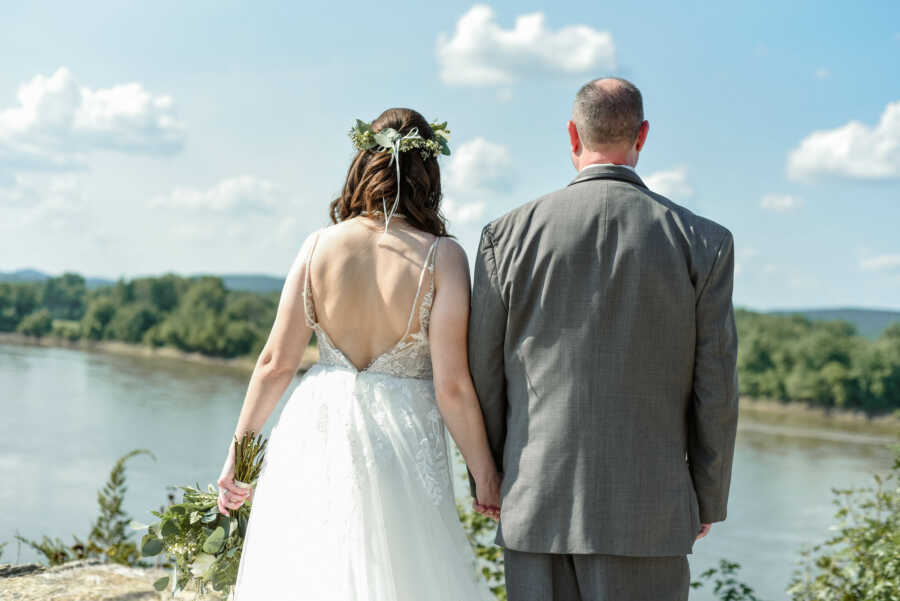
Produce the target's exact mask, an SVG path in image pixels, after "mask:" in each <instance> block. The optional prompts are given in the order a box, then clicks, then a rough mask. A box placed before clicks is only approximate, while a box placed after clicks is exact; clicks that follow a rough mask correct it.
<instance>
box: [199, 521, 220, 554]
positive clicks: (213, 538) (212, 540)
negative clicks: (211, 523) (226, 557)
mask: <svg viewBox="0 0 900 601" xmlns="http://www.w3.org/2000/svg"><path fill="white" fill-rule="evenodd" d="M224 544H225V529H224V528H222V527H221V526H218V527H216V529H215V530H213V532H212V534H210V535H209V536H208V537H206V541H205V542H204V543H203V550H204V551H206V552H207V553H218V552H219V550H220V549H221V548H222V545H224Z"/></svg>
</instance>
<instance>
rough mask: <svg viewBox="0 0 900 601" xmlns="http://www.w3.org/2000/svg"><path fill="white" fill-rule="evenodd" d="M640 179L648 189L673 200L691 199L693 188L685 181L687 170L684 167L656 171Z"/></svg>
mask: <svg viewBox="0 0 900 601" xmlns="http://www.w3.org/2000/svg"><path fill="white" fill-rule="evenodd" d="M642 179H643V180H644V183H645V184H647V187H648V188H650V189H651V190H653V191H654V192H656V193H657V194H662V195H663V196H665V197H667V198H672V199H673V200H676V199H679V198H680V199H684V198H691V197H692V196H693V195H694V188H693V187H692V186H691V185H690V184H689V183H688V181H687V168H686V167H684V166H681V167H675V168H674V169H668V170H665V171H656V172H654V173H651V174H650V175H648V176H647V177H644V178H642Z"/></svg>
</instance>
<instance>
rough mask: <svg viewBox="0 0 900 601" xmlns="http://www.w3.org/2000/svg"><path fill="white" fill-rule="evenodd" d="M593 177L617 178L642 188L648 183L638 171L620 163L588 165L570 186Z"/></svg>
mask: <svg viewBox="0 0 900 601" xmlns="http://www.w3.org/2000/svg"><path fill="white" fill-rule="evenodd" d="M592 179H615V180H619V181H623V182H628V183H630V184H634V185H636V186H640V187H642V188H646V187H647V184H645V183H644V180H642V179H641V178H640V177H639V176H638V174H637V173H635V172H634V171H632V170H631V169H629V168H628V167H620V166H618V165H593V166H591V167H587V168H586V169H585V170H584V171H582V172H581V173H579V174H578V175H576V176H575V179H573V180H572V181H571V182H569V186H571V185H573V184H579V183H581V182H586V181H589V180H592Z"/></svg>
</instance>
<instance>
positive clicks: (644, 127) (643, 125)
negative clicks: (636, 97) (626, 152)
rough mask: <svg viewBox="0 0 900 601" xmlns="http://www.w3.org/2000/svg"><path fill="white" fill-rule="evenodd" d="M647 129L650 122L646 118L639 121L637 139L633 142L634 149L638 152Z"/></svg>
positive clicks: (645, 137) (645, 136)
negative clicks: (641, 121)
mask: <svg viewBox="0 0 900 601" xmlns="http://www.w3.org/2000/svg"><path fill="white" fill-rule="evenodd" d="M649 131H650V122H649V121H647V120H644V122H643V123H641V127H640V129H638V135H637V141H636V142H635V144H634V149H635V150H637V151H638V152H640V151H641V148H643V147H644V142H646V141H647V132H649Z"/></svg>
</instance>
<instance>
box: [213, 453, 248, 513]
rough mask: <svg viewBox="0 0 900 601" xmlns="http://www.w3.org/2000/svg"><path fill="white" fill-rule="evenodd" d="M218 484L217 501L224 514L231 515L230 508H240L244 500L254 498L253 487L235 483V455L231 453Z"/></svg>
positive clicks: (220, 511)
mask: <svg viewBox="0 0 900 601" xmlns="http://www.w3.org/2000/svg"><path fill="white" fill-rule="evenodd" d="M216 484H218V485H219V498H218V500H217V503H218V505H219V513H221V514H222V515H229V513H228V510H229V509H238V508H239V507H240V506H241V505H243V504H244V501H246V500H248V499H252V498H253V488H241V487H240V486H238V485H236V484H235V483H234V457H232V456H231V454H230V453H229V455H228V459H226V460H225V465H224V466H222V474H221V475H220V476H219V480H218V482H216Z"/></svg>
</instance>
